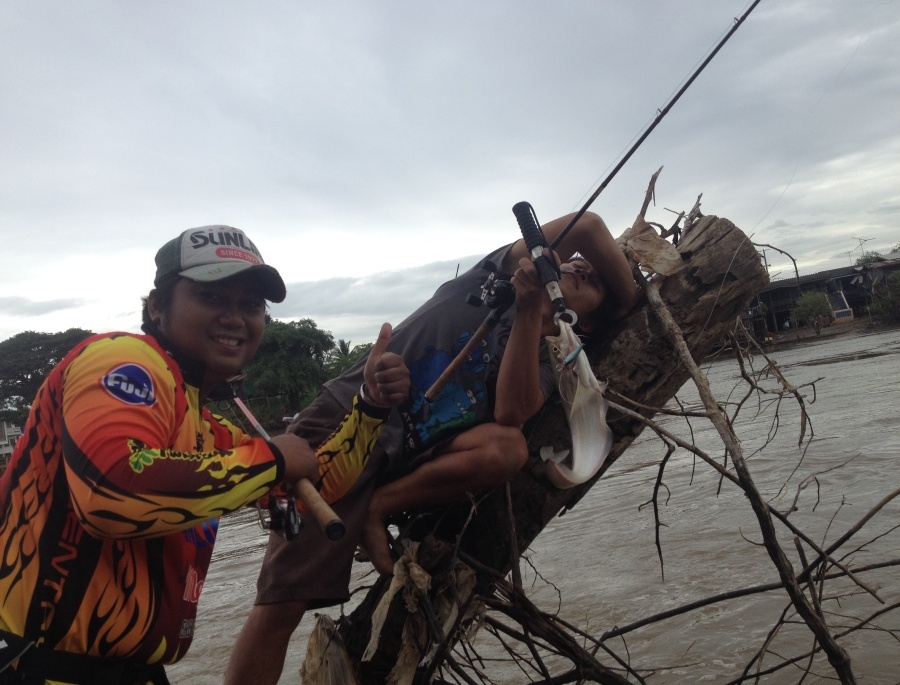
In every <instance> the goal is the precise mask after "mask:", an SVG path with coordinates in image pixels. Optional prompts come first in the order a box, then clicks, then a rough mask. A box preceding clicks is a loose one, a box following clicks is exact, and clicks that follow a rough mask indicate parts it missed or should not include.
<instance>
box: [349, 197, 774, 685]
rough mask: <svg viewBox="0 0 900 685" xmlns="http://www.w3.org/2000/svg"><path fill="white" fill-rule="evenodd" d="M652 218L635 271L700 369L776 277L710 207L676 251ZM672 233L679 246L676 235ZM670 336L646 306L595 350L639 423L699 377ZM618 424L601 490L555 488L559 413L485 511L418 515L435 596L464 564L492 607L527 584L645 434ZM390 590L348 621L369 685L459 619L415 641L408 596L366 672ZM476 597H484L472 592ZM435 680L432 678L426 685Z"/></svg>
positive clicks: (539, 426)
mask: <svg viewBox="0 0 900 685" xmlns="http://www.w3.org/2000/svg"><path fill="white" fill-rule="evenodd" d="M651 190H652V183H651ZM650 192H651V191H648V198H649V195H650ZM646 207H647V203H646V202H645V204H644V208H643V209H642V211H641V214H640V215H639V216H638V219H637V221H636V222H635V225H634V226H633V227H632V228H631V229H629V230H628V231H626V233H625V234H624V235H623V236H622V237H621V238H620V239H619V242H620V244H622V245H623V248H624V249H625V251H626V254H628V255H629V257H630V258H632V260H633V262H640V263H641V269H642V270H643V271H644V272H647V271H650V272H655V273H653V274H652V275H651V276H650V278H651V279H652V281H653V282H654V283H655V285H656V286H657V288H658V289H659V293H660V295H661V297H662V299H663V301H664V302H665V304H666V306H667V307H668V309H669V311H670V312H671V314H672V317H673V318H674V320H675V322H676V323H677V325H678V326H679V327H680V328H681V330H682V332H683V335H684V340H685V341H686V343H687V345H688V348H689V349H690V351H691V354H692V356H693V358H694V359H695V360H700V359H702V358H704V357H705V356H707V355H708V354H709V353H710V352H711V351H712V350H713V349H714V348H715V347H716V346H718V345H720V344H721V343H722V341H723V340H724V339H725V338H726V337H727V335H728V333H729V332H730V331H731V330H732V329H733V327H734V324H735V321H736V319H738V318H739V317H740V315H741V314H742V312H743V311H744V310H745V309H746V307H747V305H748V304H749V302H750V301H751V299H752V297H753V296H754V295H755V294H756V293H757V292H758V291H759V290H760V289H761V288H762V287H763V286H764V285H765V284H766V283H767V281H768V276H767V274H766V271H765V269H764V268H763V266H762V264H761V261H760V258H759V255H758V254H757V252H756V250H755V248H754V247H753V245H752V244H751V243H750V241H749V240H748V238H747V237H746V236H745V235H744V233H742V232H741V230H740V229H738V228H737V227H735V226H734V224H732V223H731V222H730V221H728V220H727V219H722V218H718V217H715V216H702V215H700V213H699V207H695V209H694V211H692V212H691V214H690V215H689V216H688V217H687V218H686V219H685V225H684V226H682V227H678V231H677V233H679V234H680V240H678V243H677V247H673V246H672V244H671V243H667V242H665V241H663V240H662V238H660V237H659V235H658V234H657V232H656V231H655V230H654V229H653V228H652V227H651V226H650V224H648V223H647V222H646V221H645V220H644V218H643V216H644V212H645V211H646ZM681 220H682V217H680V218H679V222H680V221H681ZM660 233H662V234H663V235H669V234H672V233H673V231H672V230H670V231H668V232H667V231H664V230H663V231H660ZM651 234H652V235H651ZM644 239H647V240H650V241H651V242H652V241H658V242H659V243H664V244H665V247H666V248H667V249H668V250H669V254H668V259H669V260H670V262H671V260H672V257H673V255H675V250H677V255H675V260H676V261H677V262H678V264H677V265H676V266H674V267H673V265H672V264H671V263H670V264H669V265H668V266H664V267H662V268H654V267H653V266H652V264H650V265H648V262H653V258H646V259H644V258H642V256H641V255H642V254H646V252H642V245H641V243H642V241H643V240H644ZM666 274H668V275H666ZM661 330H662V329H661V324H660V322H659V320H658V318H657V317H656V316H655V315H654V314H653V312H652V311H651V309H650V307H649V306H647V305H646V303H643V304H642V305H640V306H639V307H638V308H636V309H635V310H634V311H633V312H632V313H631V314H630V315H629V316H628V317H627V318H626V319H624V320H622V321H620V322H618V323H617V324H616V325H615V326H614V327H613V328H612V329H611V330H609V331H608V332H607V334H606V335H605V337H604V338H603V339H601V340H596V341H594V342H593V343H592V346H591V348H590V349H589V350H588V354H589V358H590V359H591V363H592V365H593V367H594V369H595V372H596V374H597V376H598V377H599V378H601V379H603V380H605V381H607V382H608V392H609V393H610V394H611V395H610V396H611V397H612V398H613V399H614V400H615V401H616V402H618V403H620V404H625V401H624V400H623V399H622V398H631V399H632V400H634V401H636V402H638V403H639V404H640V405H641V408H638V409H637V411H638V412H639V413H640V414H642V415H643V416H646V417H648V418H649V417H651V416H652V415H653V414H654V413H655V411H654V409H653V408H654V407H662V406H663V405H664V404H665V403H666V402H668V401H669V400H670V399H671V398H672V397H674V396H675V394H676V393H677V392H678V390H679V389H680V388H681V387H682V385H683V384H684V383H685V382H686V381H687V380H688V377H689V374H688V370H687V369H686V368H685V367H684V365H683V364H682V363H680V362H679V361H678V355H677V354H676V351H675V349H674V346H673V344H672V343H671V342H670V341H669V340H670V339H669V337H667V336H666V335H664V334H662V332H661ZM607 420H608V423H609V425H610V427H611V428H612V429H613V431H614V433H615V443H614V445H613V448H612V451H611V453H610V456H609V458H608V460H607V462H606V464H605V465H604V467H603V469H602V470H601V472H600V473H599V474H598V475H597V476H596V477H594V478H593V479H592V480H590V481H589V482H587V483H584V484H583V485H580V486H576V487H575V488H572V489H569V490H560V489H557V488H555V487H554V486H553V485H551V484H550V483H549V482H548V481H547V479H546V478H545V477H544V465H543V463H542V461H541V459H540V457H539V455H538V452H539V450H540V448H541V447H542V446H545V445H554V446H555V447H564V446H567V444H568V436H569V429H568V426H567V423H566V417H565V413H564V410H563V408H562V406H561V404H560V402H558V401H557V402H555V403H554V402H551V403H549V404H548V406H547V407H545V409H544V410H543V412H542V413H541V414H540V415H539V416H538V417H536V418H535V419H534V420H532V421H531V422H530V424H529V425H527V426H526V427H525V430H526V435H527V436H528V442H529V449H530V453H531V454H530V458H529V461H528V464H527V465H526V467H525V468H524V469H523V470H522V471H521V472H520V473H519V474H518V475H517V476H516V477H515V478H514V479H513V481H512V482H511V483H510V484H509V487H508V488H497V489H496V490H495V491H493V492H491V493H487V494H486V495H483V496H480V497H479V498H477V503H476V500H474V499H473V501H470V502H463V503H460V504H457V505H453V506H450V507H447V508H443V509H441V510H439V511H432V512H425V513H417V515H416V516H414V517H413V518H412V519H411V521H409V522H407V525H406V526H404V528H403V538H404V539H408V540H413V541H422V542H421V544H419V545H416V546H414V547H413V548H412V549H414V550H415V554H416V563H417V564H418V565H419V566H421V567H422V568H423V569H424V570H425V571H427V573H428V574H430V576H431V579H432V581H431V584H430V588H431V592H432V595H434V593H435V592H439V591H440V588H441V587H444V589H445V591H447V590H446V586H447V582H446V580H445V577H446V576H447V575H448V574H449V575H450V576H452V577H453V578H454V579H455V582H456V583H457V586H458V585H459V578H460V568H462V567H461V566H460V560H462V562H463V563H464V564H465V565H466V567H467V569H468V573H470V574H472V573H473V572H474V582H470V583H469V585H467V586H466V587H467V591H466V592H468V593H469V594H470V595H472V596H474V595H479V594H480V595H482V596H487V595H489V594H490V592H491V587H492V582H493V579H495V578H496V577H497V575H496V574H497V573H499V574H502V575H505V574H507V573H509V572H510V571H512V572H513V574H514V575H515V574H516V572H517V562H518V554H519V552H520V551H522V550H525V549H527V548H528V546H529V545H530V544H531V542H532V541H533V540H534V539H535V538H536V537H537V535H538V534H539V533H540V532H541V530H542V529H543V528H544V527H545V526H546V525H547V523H548V522H549V521H550V520H551V519H552V518H554V517H555V516H557V515H560V514H561V513H565V511H566V510H568V509H570V508H572V507H574V506H575V505H576V504H577V503H578V501H579V500H580V499H581V498H582V497H583V496H584V494H585V493H586V492H587V491H588V490H589V489H590V488H592V487H594V486H595V485H597V487H602V480H601V478H602V475H603V472H605V471H606V470H607V469H608V468H609V466H610V465H611V464H612V463H613V462H614V461H615V460H616V459H618V458H619V457H620V456H621V455H622V453H623V452H624V451H625V450H626V449H627V448H628V446H629V445H630V444H631V443H632V442H633V441H634V439H635V438H636V437H637V436H638V435H639V434H640V433H641V431H642V430H643V428H644V424H643V423H642V422H641V421H639V420H638V419H635V418H630V417H626V416H624V415H623V414H621V413H618V412H616V411H615V410H614V409H612V408H611V409H610V412H609V415H608V417H607ZM598 480H599V481H600V482H599V484H598V482H597V481H598ZM389 584H390V580H389V579H382V580H381V581H379V582H378V583H377V584H376V585H375V586H374V587H373V588H371V589H370V590H369V592H368V595H367V596H366V598H365V599H364V600H363V602H362V603H361V604H360V606H358V607H357V608H356V609H355V610H354V611H353V612H352V613H351V614H350V615H348V616H344V617H342V618H341V620H340V621H339V623H338V626H337V630H338V634H339V635H340V637H341V638H342V639H343V642H344V644H345V646H346V649H347V653H348V656H349V659H350V661H351V662H352V663H353V666H354V668H355V670H356V672H357V674H358V675H359V678H360V681H361V682H362V683H366V684H367V683H381V682H385V681H386V680H387V678H388V676H387V674H388V673H389V672H390V670H391V669H392V668H394V666H395V664H396V663H397V662H398V659H402V658H405V657H403V654H404V653H405V654H406V658H409V655H410V654H411V653H412V654H413V656H412V657H411V658H412V661H413V664H414V663H415V662H418V660H419V658H420V657H421V656H422V655H423V654H424V653H425V652H426V651H427V649H428V648H429V646H428V645H429V643H430V644H433V643H434V642H435V641H436V640H435V639H434V638H439V637H441V636H443V635H444V634H446V632H447V627H448V626H449V625H450V624H451V623H452V620H451V619H452V615H451V616H450V617H449V618H448V611H447V610H443V612H442V613H441V612H439V611H438V610H434V611H432V607H433V606H437V604H430V605H429V607H428V610H427V611H425V618H424V619H422V622H421V624H420V627H421V633H422V634H420V635H418V636H415V635H412V634H411V630H410V628H409V626H408V625H407V628H406V632H405V634H404V628H403V626H404V624H405V623H406V621H407V618H408V616H409V611H408V609H407V606H408V604H409V595H407V599H406V601H405V602H404V601H402V600H401V599H400V595H401V593H398V594H397V596H396V597H395V598H394V601H393V602H392V603H391V604H390V611H389V612H388V614H387V617H386V618H385V621H384V624H383V627H382V628H381V632H380V639H379V641H378V643H377V645H378V648H377V651H374V654H373V653H372V651H373V650H372V649H370V653H369V654H367V655H366V660H365V661H363V660H362V657H363V655H364V653H365V652H366V648H367V645H368V644H369V642H370V636H371V635H370V633H371V628H372V615H373V612H375V611H376V606H377V605H378V603H379V600H380V599H381V597H382V596H383V595H384V593H385V592H386V591H387V589H388V586H389ZM472 585H474V589H471V590H469V588H471V587H472ZM426 591H427V588H426V587H425V586H424V585H423V586H422V589H421V591H419V592H420V594H421V595H422V599H423V602H424V595H425V594H426ZM449 592H450V594H451V595H453V596H452V597H451V600H452V601H451V602H450V604H451V605H455V606H457V607H459V606H462V607H463V609H461V610H462V611H464V609H465V600H466V599H467V598H466V597H465V596H461V594H462V591H460V590H459V589H458V587H457V588H453V589H451V590H449ZM432 600H434V597H432ZM420 608H421V607H420ZM449 613H450V614H452V613H453V612H452V611H450V612H449ZM429 638H431V639H430V640H429ZM416 641H418V642H419V643H420V644H418V645H412V648H411V646H410V642H416ZM438 641H439V640H438ZM373 647H374V645H373ZM440 657H441V655H440V654H438V655H437V656H434V655H432V657H431V661H432V662H435V661H438V660H439V659H440ZM597 669H598V671H597V673H598V674H601V675H597V676H596V677H597V679H598V681H599V682H625V681H624V680H623V679H621V678H620V677H619V676H617V675H615V674H613V673H611V672H610V673H606V674H605V675H602V673H603V671H604V669H603V667H602V666H600V665H599V664H598V665H597ZM420 670H421V667H420ZM423 678H424V676H422V674H421V672H420V674H419V676H417V679H416V680H415V682H418V681H419V680H423ZM423 681H424V680H423Z"/></svg>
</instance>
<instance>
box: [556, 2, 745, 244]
mask: <svg viewBox="0 0 900 685" xmlns="http://www.w3.org/2000/svg"><path fill="white" fill-rule="evenodd" d="M759 3H760V0H753V4H751V5H750V7H749V8H748V9H747V10H746V11H745V12H744V13H743V14H742V15H741V16H740V17H738V18H736V19H735V22H734V25H733V26H732V27H731V28H730V29H729V30H728V32H727V33H726V34H725V36H724V37H723V38H722V39H721V40H720V41H719V42H718V44H717V45H716V46H715V47H714V48H713V49H712V51H711V52H710V53H709V55H707V57H706V59H704V60H703V62H702V63H701V64H700V66H699V67H697V68H696V69H695V70H694V73H693V74H691V75H690V77H689V78H688V79H687V81H686V82H685V83H684V85H683V86H682V87H681V88H680V89H679V90H678V92H677V93H675V95H674V96H673V97H672V98H671V99H670V100H669V102H668V103H666V105H665V107H663V108H662V109H661V110H659V111H658V112H657V114H656V117H655V118H654V119H653V122H652V123H651V124H650V126H648V127H647V129H646V130H645V131H644V132H643V133H642V134H641V135H640V137H639V138H638V140H637V141H636V142H635V143H634V144H633V145H632V146H631V148H630V149H629V150H628V152H626V153H625V156H624V157H623V158H622V159H621V160H619V163H618V164H616V166H615V167H614V168H613V170H612V171H611V172H610V173H609V174H608V175H607V176H606V178H605V179H603V182H602V183H601V184H600V186H599V187H598V188H597V190H595V191H594V193H593V194H592V195H591V196H590V198H588V200H587V202H585V203H584V205H583V206H582V207H581V209H580V210H578V212H577V213H576V214H575V216H574V217H572V220H571V221H570V222H569V224H568V226H566V227H565V228H564V229H563V230H562V232H561V233H560V234H559V235H558V236H557V237H556V239H555V240H554V241H553V242H552V243H551V244H550V248H551V249H553V248H555V247H556V246H557V245H558V244H559V243H560V242H561V241H562V240H563V238H565V237H566V234H567V233H568V232H569V231H570V230H571V229H572V226H574V225H575V223H576V222H577V221H578V220H579V219H580V218H581V217H582V216H584V213H585V212H587V210H588V208H589V207H590V206H591V205H592V204H593V203H594V200H596V199H597V198H598V197H599V196H600V193H602V192H603V190H604V189H605V188H606V186H608V185H609V183H610V181H612V180H613V178H615V176H616V174H617V173H619V170H620V169H621V168H622V167H623V166H625V164H626V162H628V160H629V159H631V156H632V155H633V154H634V153H635V152H636V151H637V149H638V148H639V147H640V146H641V144H642V143H643V142H644V141H645V140H646V139H647V136H649V135H650V134H651V133H652V132H653V129H655V128H656V127H657V126H658V125H659V123H660V122H661V121H662V120H663V118H664V117H665V116H666V114H668V113H669V110H670V109H672V107H673V106H674V104H675V103H676V102H678V100H679V99H680V98H681V96H682V95H684V93H685V91H687V89H688V88H690V86H691V84H692V83H693V82H694V81H695V80H696V79H697V77H698V76H699V75H700V73H701V72H702V71H703V70H704V69H705V68H706V66H707V65H708V64H709V63H710V62H711V61H712V60H713V58H714V57H715V56H716V55H717V54H718V53H719V50H721V49H722V47H723V46H724V45H725V43H727V42H728V39H729V38H731V36H733V35H734V33H735V31H737V30H738V28H740V26H741V24H743V23H744V21H745V20H746V19H747V17H749V16H750V13H751V12H752V11H753V10H754V9H755V8H756V6H757V5H758V4H759Z"/></svg>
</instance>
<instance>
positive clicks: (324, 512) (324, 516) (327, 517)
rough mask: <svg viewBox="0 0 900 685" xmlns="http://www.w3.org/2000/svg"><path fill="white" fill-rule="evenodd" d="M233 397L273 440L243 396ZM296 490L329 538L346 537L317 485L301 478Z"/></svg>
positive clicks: (243, 410)
mask: <svg viewBox="0 0 900 685" xmlns="http://www.w3.org/2000/svg"><path fill="white" fill-rule="evenodd" d="M233 399H234V403H235V404H236V405H237V406H238V407H239V408H240V410H241V411H242V412H244V416H246V417H247V419H248V420H249V421H250V423H252V424H253V427H254V428H255V429H256V432H257V433H259V434H260V436H261V437H262V438H263V439H264V440H271V438H270V437H269V434H268V433H267V432H266V429H265V428H263V427H262V424H260V422H259V421H257V420H256V417H255V416H253V414H252V413H251V412H250V409H249V407H247V405H246V404H244V403H243V401H242V400H241V398H240V397H238V396H236V395H235V397H234V398H233ZM296 490H297V495H298V496H299V497H300V499H301V500H303V503H304V504H305V505H306V506H307V507H308V508H309V511H310V513H311V514H312V515H313V518H315V519H316V522H317V523H318V524H319V526H320V527H321V528H322V530H323V531H324V532H325V535H327V536H328V539H329V540H340V539H341V538H342V537H344V533H345V532H346V531H347V528H346V526H345V525H344V522H343V521H341V519H340V517H339V516H338V515H337V514H335V513H334V510H333V509H332V508H331V507H330V506H328V503H327V502H326V501H325V500H324V499H322V496H321V495H320V494H319V491H318V490H316V486H315V485H313V484H312V483H310V482H309V480H307V479H306V478H301V479H300V480H298V481H297V484H296Z"/></svg>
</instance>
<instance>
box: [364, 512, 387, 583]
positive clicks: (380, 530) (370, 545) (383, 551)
mask: <svg viewBox="0 0 900 685" xmlns="http://www.w3.org/2000/svg"><path fill="white" fill-rule="evenodd" d="M359 543H360V545H361V546H362V548H363V549H364V550H365V552H366V554H367V555H368V557H369V561H371V562H372V566H374V567H375V570H376V571H378V572H379V573H381V574H382V575H386V576H390V575H393V573H394V558H393V556H391V545H390V542H389V541H388V532H387V528H385V525H384V522H383V521H381V520H380V519H378V518H377V517H375V516H369V517H368V518H367V519H366V522H365V524H364V525H363V529H362V535H361V536H360V541H359Z"/></svg>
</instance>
